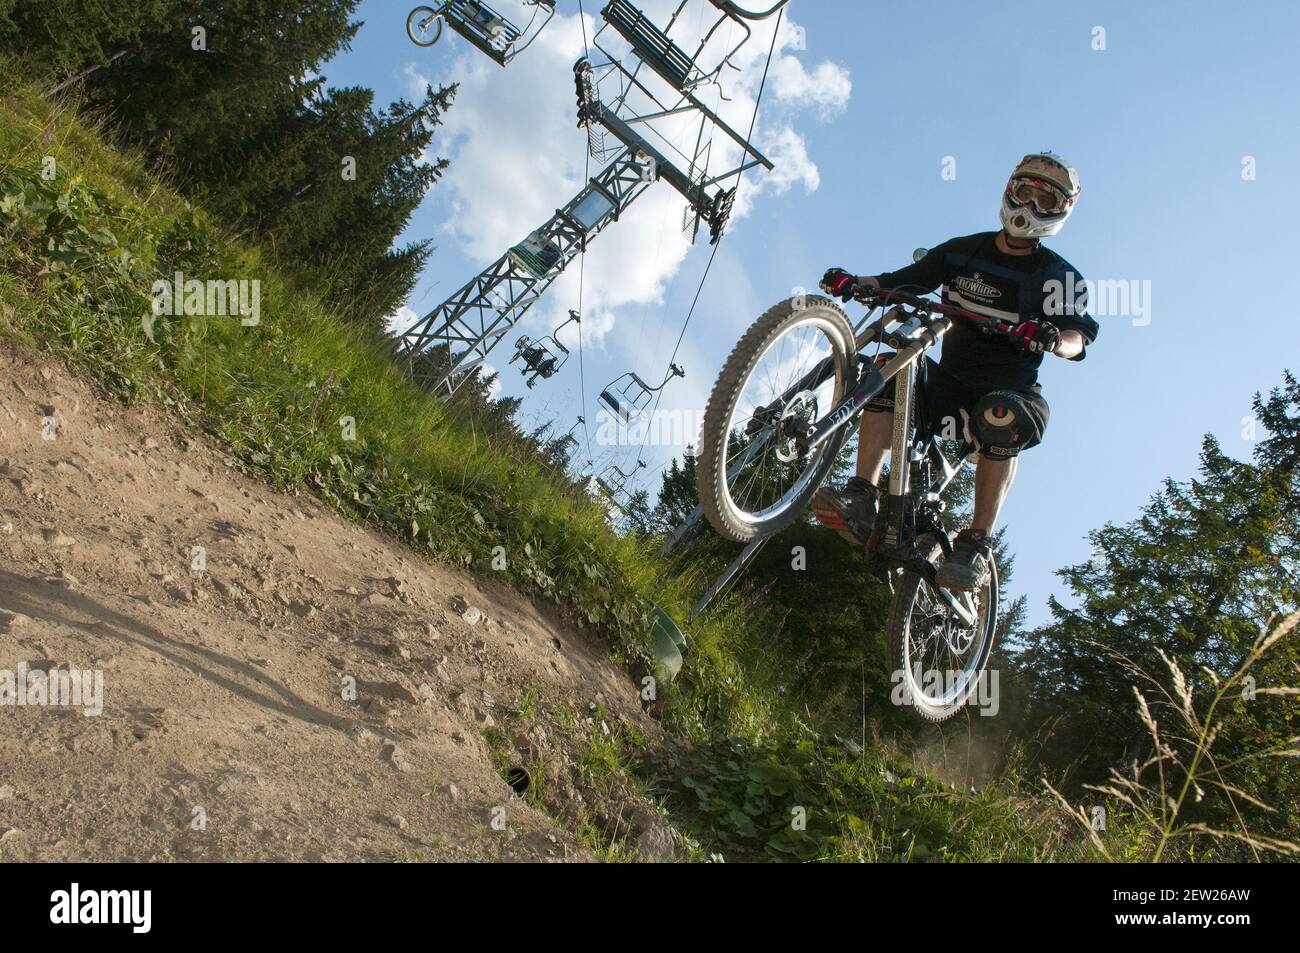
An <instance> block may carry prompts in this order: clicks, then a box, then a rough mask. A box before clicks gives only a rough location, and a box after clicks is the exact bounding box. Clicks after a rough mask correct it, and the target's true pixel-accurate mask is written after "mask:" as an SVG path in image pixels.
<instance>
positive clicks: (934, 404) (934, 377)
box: [867, 354, 1051, 460]
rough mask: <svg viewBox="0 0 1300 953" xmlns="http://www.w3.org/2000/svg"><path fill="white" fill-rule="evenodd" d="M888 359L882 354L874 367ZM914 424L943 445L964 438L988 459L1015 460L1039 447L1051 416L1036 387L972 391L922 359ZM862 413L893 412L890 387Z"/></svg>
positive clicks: (1040, 391) (989, 388)
mask: <svg viewBox="0 0 1300 953" xmlns="http://www.w3.org/2000/svg"><path fill="white" fill-rule="evenodd" d="M889 357H893V355H892V354H890V355H883V354H882V355H881V356H880V358H878V362H883V361H884V360H887V359H888V358H889ZM919 370H920V378H921V381H920V385H921V386H920V387H919V388H918V390H919V396H920V399H919V400H918V401H917V410H916V414H917V417H916V419H917V422H918V423H919V424H920V426H921V428H922V430H923V432H925V433H928V434H931V435H934V436H937V437H940V438H943V439H948V440H960V439H962V438H963V437H964V438H965V439H968V440H970V441H972V442H973V443H975V444H976V446H978V447H979V450H980V453H981V455H983V456H985V457H988V458H990V459H993V460H1004V459H1008V458H1010V457H1014V456H1017V455H1018V454H1019V453H1020V451H1021V450H1028V449H1029V448H1030V447H1036V446H1038V444H1039V443H1041V442H1042V439H1043V433H1044V431H1046V430H1047V421H1048V418H1049V417H1050V415H1051V411H1050V408H1049V407H1048V405H1047V401H1046V400H1044V399H1043V391H1042V388H1041V387H1040V386H1039V385H1038V384H1033V385H1031V386H1029V387H1002V388H998V387H989V386H987V385H986V386H982V387H974V386H971V385H969V384H965V383H962V382H961V381H959V380H957V378H955V377H953V376H952V375H951V374H949V373H948V372H947V371H945V370H944V369H943V368H942V367H940V366H939V364H938V362H937V361H935V360H933V359H931V358H929V357H927V358H926V359H925V362H924V365H923V366H922V367H920V369H919ZM867 410H870V411H875V412H877V413H892V412H893V410H894V382H893V381H892V380H891V381H890V382H889V383H888V384H886V385H885V389H884V390H883V391H881V392H880V394H878V395H877V396H875V397H873V398H872V399H871V400H869V401H868V402H867Z"/></svg>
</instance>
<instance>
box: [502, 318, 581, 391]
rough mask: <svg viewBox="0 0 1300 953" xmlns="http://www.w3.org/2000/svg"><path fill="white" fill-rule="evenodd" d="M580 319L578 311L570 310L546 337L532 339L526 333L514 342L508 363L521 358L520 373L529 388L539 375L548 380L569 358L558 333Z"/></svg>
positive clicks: (535, 384) (567, 350)
mask: <svg viewBox="0 0 1300 953" xmlns="http://www.w3.org/2000/svg"><path fill="white" fill-rule="evenodd" d="M581 321H582V318H581V317H580V316H579V314H578V312H576V311H572V310H570V311H569V318H568V320H567V321H565V322H564V324H561V325H559V326H557V327H556V329H555V330H554V331H552V332H551V333H550V334H548V335H546V337H543V338H538V339H537V340H533V339H532V338H530V337H529V336H528V335H527V334H524V335H521V336H520V338H519V340H518V341H516V342H515V356H514V357H512V358H511V359H510V363H511V364H513V363H515V361H518V360H520V359H522V360H523V367H522V368H521V369H520V373H522V374H523V375H524V376H525V377H527V378H528V382H527V383H528V387H529V389H530V390H531V389H532V388H533V387H535V386H537V379H538V378H539V377H540V378H541V379H542V380H544V381H548V380H550V379H551V378H552V377H554V376H555V375H556V374H558V373H559V371H560V368H561V367H563V366H564V364H565V362H567V361H568V360H569V349H568V348H567V347H565V346H564V345H563V344H561V343H560V339H559V337H558V335H559V333H560V331H561V330H562V329H563V328H564V326H565V325H567V324H572V323H579V322H581ZM529 375H531V376H529Z"/></svg>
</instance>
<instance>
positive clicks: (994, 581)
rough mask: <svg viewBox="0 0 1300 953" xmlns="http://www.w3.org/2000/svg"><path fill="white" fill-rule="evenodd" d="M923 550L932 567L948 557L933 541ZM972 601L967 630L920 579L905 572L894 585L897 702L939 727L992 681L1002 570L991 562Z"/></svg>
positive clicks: (930, 585) (982, 698)
mask: <svg viewBox="0 0 1300 953" xmlns="http://www.w3.org/2000/svg"><path fill="white" fill-rule="evenodd" d="M919 548H920V551H921V555H922V556H923V557H925V558H926V559H927V560H929V561H930V562H931V563H934V562H935V561H937V560H938V559H939V558H940V557H941V556H942V554H943V548H942V546H941V544H940V542H939V540H938V538H937V537H935V536H933V535H931V536H927V537H924V538H923V539H922V540H921V541H920V547H919ZM970 596H971V602H972V603H973V607H974V616H975V622H974V625H969V626H967V625H965V624H963V622H962V620H961V619H960V618H959V617H958V616H957V614H956V612H954V611H953V609H952V608H951V607H950V606H949V605H947V603H945V602H944V601H943V599H942V598H941V597H940V595H939V591H938V589H937V587H936V586H935V585H934V584H933V583H932V582H930V581H929V580H928V579H926V578H925V577H924V576H923V575H921V574H920V573H918V572H916V571H915V570H912V569H908V570H904V571H902V572H901V573H900V574H899V576H898V577H897V578H896V579H895V580H894V601H893V603H892V604H891V606H890V610H889V625H888V635H889V646H890V649H889V656H890V658H891V659H892V660H893V663H894V664H895V665H897V666H898V668H896V669H895V670H894V672H893V676H892V684H893V687H894V692H895V697H894V700H895V701H896V702H897V703H899V704H903V705H907V706H910V707H911V708H912V710H913V711H915V712H916V714H917V715H919V716H920V717H921V718H922V719H924V720H925V721H928V722H932V723H936V724H937V723H938V722H942V721H947V720H948V719H949V718H951V717H952V716H953V715H955V714H957V712H959V711H960V710H961V709H962V707H963V706H965V705H967V704H969V703H970V702H971V700H972V699H976V698H977V694H978V693H979V692H980V686H981V682H982V681H983V680H984V679H986V677H987V675H986V671H985V670H986V668H987V666H988V661H989V655H990V653H991V652H992V651H993V640H994V637H995V635H996V634H997V625H998V567H997V564H996V562H994V561H993V560H992V559H990V562H989V578H988V582H986V583H985V584H984V587H983V588H982V589H980V590H979V591H977V592H975V593H971V594H970ZM977 700H978V701H980V702H981V703H983V702H986V701H989V700H990V699H989V698H987V697H985V696H980V697H979V698H978V699H977Z"/></svg>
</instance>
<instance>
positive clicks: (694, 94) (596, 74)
mask: <svg viewBox="0 0 1300 953" xmlns="http://www.w3.org/2000/svg"><path fill="white" fill-rule="evenodd" d="M788 2H789V0H779V2H776V3H775V4H774V5H773V6H772V7H771V8H770V9H767V10H764V11H761V12H753V11H749V10H745V9H743V8H741V7H739V6H737V5H736V4H735V3H733V2H731V0H681V4H680V5H679V6H678V7H677V9H676V11H675V12H674V13H673V15H672V19H671V20H670V21H669V23H668V25H667V27H665V28H664V29H660V28H659V27H658V26H656V25H655V24H654V23H652V22H651V21H650V20H648V19H647V18H646V17H645V15H644V14H643V13H641V11H639V10H638V9H637V8H636V7H634V6H633V5H632V4H631V3H629V2H627V0H611V2H610V3H609V4H608V5H607V6H606V7H605V8H604V9H603V10H602V11H601V17H602V18H603V19H604V21H605V24H604V26H602V27H601V29H600V31H599V32H598V33H597V34H596V37H595V39H594V41H593V45H594V46H595V49H596V50H598V51H599V52H600V54H602V56H603V57H604V59H601V60H600V61H599V62H596V63H593V62H591V61H590V60H589V59H588V58H587V57H584V58H583V59H580V60H579V61H578V62H577V64H576V65H575V66H574V68H573V73H574V80H575V84H576V89H577V94H578V125H579V126H580V127H583V128H585V129H586V130H587V140H588V149H589V151H590V153H591V155H592V157H593V158H595V159H596V160H597V161H600V162H605V163H607V165H605V167H604V168H603V169H602V170H601V171H600V172H599V173H597V174H596V175H595V176H593V177H592V178H591V179H590V181H588V182H587V184H586V185H585V186H583V188H582V190H581V191H579V192H578V194H577V195H575V196H574V197H573V198H572V199H570V200H569V202H568V204H566V205H565V206H564V207H563V208H560V209H557V210H556V212H555V214H554V215H553V216H551V218H550V219H549V220H548V221H546V222H545V223H544V224H543V225H541V226H540V227H539V228H537V229H535V230H534V231H533V232H531V233H530V234H529V235H528V236H527V237H526V238H525V239H524V240H523V241H521V242H520V243H519V244H517V245H515V246H514V247H513V248H511V249H510V250H508V251H507V252H506V253H505V254H503V255H502V256H501V257H500V258H498V259H497V260H496V261H495V262H493V263H492V264H491V265H489V266H488V267H487V268H486V269H485V270H484V271H482V272H481V273H480V274H478V275H475V276H474V277H473V278H471V279H470V280H469V281H468V282H467V283H466V284H465V285H464V286H463V287H462V288H460V289H459V290H458V291H457V292H456V293H455V294H453V295H452V296H451V297H450V298H449V299H448V300H446V301H444V302H443V303H442V304H440V305H438V306H437V307H436V308H434V309H433V310H432V311H430V312H429V313H428V314H426V315H425V316H424V317H422V318H421V319H420V320H419V321H417V322H416V323H415V324H413V325H412V326H411V327H409V328H407V329H406V330H405V331H404V332H402V333H401V334H400V335H399V336H398V337H397V340H396V345H395V347H394V353H395V356H396V357H397V359H398V360H399V362H402V363H404V364H405V366H406V368H407V370H408V372H409V373H410V374H411V376H412V378H413V379H415V380H416V381H417V382H419V383H420V384H421V385H423V386H424V387H425V388H426V389H428V390H429V391H431V392H433V393H435V394H438V395H439V396H443V397H450V396H451V395H452V394H454V393H455V392H456V389H457V388H458V387H459V386H460V385H461V384H462V383H463V382H464V381H465V380H466V379H468V377H469V376H470V374H471V373H472V372H473V370H474V369H475V368H476V367H477V366H478V365H479V364H482V363H483V362H484V361H485V360H486V359H487V356H488V354H489V353H491V351H492V349H493V348H494V347H496V346H497V345H498V344H499V343H500V342H501V341H502V340H503V339H504V338H505V337H506V335H508V334H509V333H510V329H511V328H513V327H514V326H515V324H517V323H518V322H519V320H520V319H521V318H522V317H523V316H524V314H525V313H526V312H527V311H528V309H529V308H531V307H532V306H533V304H534V303H536V301H537V300H538V299H539V298H540V297H541V296H542V295H543V294H544V293H545V292H546V290H547V289H548V288H549V287H550V286H551V284H552V283H553V282H554V281H555V279H556V278H557V277H559V275H560V274H561V273H562V272H563V271H564V269H565V268H566V267H567V266H568V265H569V264H570V263H571V262H572V261H573V259H574V258H576V257H577V256H578V255H579V254H580V253H581V252H583V251H585V250H586V248H587V244H588V243H589V242H590V241H591V240H592V239H593V238H594V237H595V236H596V235H598V234H600V233H601V232H602V231H603V230H604V229H605V228H606V227H608V226H609V225H610V223H612V222H616V221H618V219H619V217H620V216H621V215H622V214H623V212H625V211H626V210H627V208H628V206H630V205H631V204H632V202H634V201H635V200H636V199H637V198H638V197H639V196H640V195H642V194H643V193H644V192H645V191H646V189H648V188H649V187H650V186H651V185H653V184H654V183H655V182H657V181H660V180H663V181H666V182H668V184H669V185H671V186H672V187H673V188H674V189H676V190H677V191H678V192H679V193H681V195H682V196H683V197H684V198H685V199H686V214H685V218H684V221H683V226H684V229H685V231H686V234H687V237H689V238H690V239H691V241H692V242H693V241H694V240H695V238H696V236H697V234H698V231H699V228H700V226H701V224H704V225H707V226H708V229H709V234H710V237H711V240H712V241H713V242H717V241H718V239H719V238H720V237H721V236H722V233H723V231H724V230H725V228H726V225H727V220H728V218H729V217H730V215H731V208H732V204H733V202H734V201H735V195H736V188H735V184H734V183H733V182H732V181H731V180H733V179H735V180H737V181H739V178H740V176H741V174H743V173H744V172H745V171H746V170H748V169H752V168H755V167H757V166H762V167H763V168H765V169H769V170H770V169H771V168H772V163H771V162H770V161H769V160H768V159H767V157H765V156H764V155H763V154H762V153H761V152H759V151H758V150H757V149H755V148H754V146H753V145H752V144H751V143H750V142H749V141H748V139H747V138H746V137H745V136H743V135H741V134H740V133H738V132H736V131H735V130H734V129H732V128H731V127H730V126H729V125H727V123H726V122H724V121H723V120H722V118H721V117H719V116H718V115H717V113H716V112H715V111H714V110H712V109H710V108H709V107H708V106H706V105H705V104H704V103H703V102H702V101H701V99H700V96H701V94H702V92H703V89H704V88H705V87H706V86H709V85H712V84H717V83H718V82H719V79H720V77H721V75H722V74H723V72H724V70H726V69H728V68H730V69H732V70H738V69H739V67H737V66H735V64H734V63H732V59H733V57H734V56H735V55H736V53H737V52H738V51H739V50H740V48H741V47H743V46H744V44H745V43H746V42H747V41H748V39H749V37H750V35H751V28H750V26H749V23H750V22H751V21H755V20H762V19H766V18H768V17H770V16H772V15H773V14H774V13H776V12H777V11H778V10H780V9H781V8H782V7H784V6H785V5H786V4H787V3H788ZM690 3H696V4H704V5H705V6H706V8H712V9H713V10H714V12H715V13H716V14H717V19H716V21H715V22H714V23H713V24H712V26H711V27H710V28H709V29H708V30H707V31H706V32H705V34H704V36H703V38H702V39H700V40H699V42H698V46H696V47H695V51H694V53H688V52H686V50H685V49H684V48H683V47H682V46H680V45H679V44H678V42H677V40H676V39H674V38H673V37H672V36H671V35H670V34H672V33H673V32H674V30H675V31H676V32H677V33H681V32H683V30H684V25H683V20H682V14H683V11H684V10H685V9H686V7H687V6H688V5H689V4H690ZM728 23H730V24H735V25H739V27H740V28H741V29H740V33H741V36H740V40H739V42H738V43H736V44H735V45H734V46H731V47H730V48H729V49H727V50H726V51H725V52H721V53H719V52H717V50H718V48H719V47H720V45H721V44H719V43H717V42H714V41H715V40H716V39H717V38H718V35H719V30H720V28H721V27H722V26H724V25H725V24H728ZM602 39H603V40H604V45H602V42H601V41H602ZM611 40H615V41H618V42H619V43H620V44H621V47H622V48H624V49H617V50H611V49H609V48H608V47H610V46H611V44H610V41H611ZM625 60H626V61H625ZM643 66H645V67H647V68H648V70H649V72H650V74H652V76H645V77H643V76H642V67H643ZM652 77H653V78H652ZM605 83H608V84H609V88H610V92H609V95H608V96H607V97H604V98H602V96H601V90H600V87H601V84H605ZM688 121H689V123H690V126H689V128H695V133H694V136H693V138H694V145H693V147H690V148H691V152H690V153H689V154H688V153H686V152H684V151H682V149H681V148H679V147H677V146H676V145H674V143H673V140H672V138H671V135H672V132H673V129H674V128H676V129H678V130H680V129H681V128H682V127H684V125H685V124H686V123H688ZM713 130H716V131H718V132H721V133H722V134H723V135H724V136H726V137H727V138H728V139H730V140H731V141H732V142H734V143H735V144H736V146H738V147H739V156H738V157H737V158H734V159H732V160H731V161H728V162H726V163H723V165H725V166H727V167H726V168H723V169H720V170H716V171H712V170H710V161H709V160H710V153H711V145H712V141H713V132H712V131H713ZM611 136H612V137H613V140H614V141H613V142H609V137H611Z"/></svg>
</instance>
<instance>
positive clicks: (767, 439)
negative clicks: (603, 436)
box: [696, 288, 1011, 722]
mask: <svg viewBox="0 0 1300 953" xmlns="http://www.w3.org/2000/svg"><path fill="white" fill-rule="evenodd" d="M855 298H856V299H857V300H858V301H859V302H861V303H863V304H866V305H868V306H869V311H868V313H867V315H866V317H865V318H863V319H862V321H861V322H859V327H858V328H857V329H855V328H854V326H853V325H852V324H851V323H850V322H849V319H848V317H847V316H846V315H845V313H844V311H843V310H842V309H841V308H840V307H839V306H838V305H837V304H836V303H835V302H834V301H832V300H831V299H829V298H825V297H822V296H820V295H801V296H799V297H795V298H790V299H788V300H786V301H782V302H781V303H780V304H778V305H776V306H775V307H773V308H771V309H770V310H769V311H768V312H767V313H766V314H764V315H763V316H762V317H761V318H759V319H758V320H757V321H756V322H754V324H753V326H752V327H750V329H749V330H748V331H747V332H746V333H745V335H744V337H742V338H741V340H740V343H738V344H737V345H736V347H735V349H734V350H733V351H732V352H731V356H730V357H728V358H727V362H726V364H725V365H724V366H723V369H722V373H721V374H720V375H719V377H718V380H717V382H716V383H715V384H714V387H713V392H712V394H711V395H710V397H709V402H708V406H707V408H706V410H705V414H704V425H703V428H702V434H701V441H700V449H699V453H698V457H697V460H696V490H697V492H698V494H699V500H700V506H701V508H702V509H703V512H704V515H705V516H706V517H707V518H708V521H709V523H710V524H711V525H712V526H713V528H714V529H715V530H716V531H717V532H718V533H719V534H721V535H722V536H723V537H725V538H727V539H731V540H734V541H735V542H739V543H749V542H752V541H753V540H755V539H756V538H759V537H764V536H770V535H772V534H774V533H777V532H779V531H780V530H781V529H783V528H784V527H786V526H788V525H789V524H790V523H791V522H793V521H794V520H795V519H797V518H798V516H799V515H800V513H801V512H803V510H804V508H805V507H806V506H807V504H808V503H809V501H810V500H811V499H812V497H813V494H814V493H815V492H816V491H817V488H818V487H819V486H820V485H821V483H822V481H823V480H825V479H826V477H827V475H828V474H829V473H830V472H831V470H832V469H833V467H834V464H835V461H836V458H837V457H838V456H839V453H840V451H841V449H843V447H844V444H845V441H846V440H847V439H848V437H849V435H850V432H851V430H852V424H853V423H854V422H855V421H856V420H857V419H858V416H859V414H860V413H861V412H862V411H863V408H864V407H865V406H866V404H867V402H868V401H870V400H871V399H872V398H873V397H875V396H877V395H878V394H880V393H881V391H883V390H884V389H885V387H886V385H887V384H888V383H889V382H890V381H891V380H892V381H894V387H895V391H894V405H895V406H894V419H893V440H892V444H891V457H890V460H891V463H890V471H889V492H888V495H887V496H885V495H883V494H882V500H881V510H880V515H879V517H878V518H877V520H876V530H875V532H874V533H873V534H872V538H871V540H870V541H869V543H868V544H867V554H868V555H869V556H870V557H871V558H872V559H874V560H875V561H877V562H878V564H880V565H882V566H883V567H884V574H885V578H886V579H887V581H888V582H889V584H890V587H891V589H892V591H893V599H892V602H891V605H890V612H889V620H888V623H887V633H888V639H889V646H890V657H891V659H892V660H893V661H894V662H895V663H896V664H897V665H898V666H899V668H898V669H896V670H895V673H894V677H895V685H896V687H901V689H902V692H901V699H902V700H903V702H904V703H906V704H908V705H910V707H912V708H913V709H914V711H915V712H916V713H917V714H918V715H920V716H921V717H922V718H924V719H925V720H927V721H931V722H940V721H944V720H946V719H948V718H950V717H952V716H953V715H955V714H956V713H957V712H958V711H960V710H961V708H962V706H963V705H966V704H967V703H968V702H970V701H971V699H972V698H974V697H975V696H976V693H977V691H978V690H979V687H980V682H981V679H982V678H983V677H984V674H985V668H986V666H987V664H988V659H989V654H990V653H991V652H992V650H993V640H994V636H995V633H996V629H997V621H998V574H997V566H996V564H995V563H994V562H993V561H990V572H989V579H988V582H987V583H986V584H985V585H984V587H983V588H982V589H980V590H978V591H975V592H956V591H949V590H947V589H943V588H940V587H939V586H937V585H935V573H936V571H937V568H938V561H939V559H940V558H941V557H943V556H946V555H949V554H951V552H952V539H951V538H950V536H949V535H948V533H947V532H946V531H945V530H944V527H943V524H942V520H941V514H942V513H943V512H944V510H945V508H946V503H945V501H944V499H943V494H944V491H945V490H946V489H947V488H948V487H949V486H950V485H951V484H952V481H953V479H954V478H955V477H956V476H957V474H958V472H959V471H960V470H961V468H962V467H963V466H964V465H965V463H966V462H967V459H968V458H969V457H972V456H973V455H974V453H975V452H976V449H977V448H976V445H975V443H974V442H973V441H972V440H971V439H970V438H969V436H968V435H967V434H966V433H965V431H964V428H963V431H962V433H960V434H957V433H955V428H954V433H953V434H951V437H952V439H946V438H941V433H942V427H943V422H942V421H932V420H930V419H929V415H928V412H927V409H926V407H925V402H924V391H923V389H922V388H921V387H918V382H919V381H920V380H921V375H922V374H924V373H925V362H924V361H923V360H922V358H923V356H924V355H925V353H926V351H928V350H929V349H930V348H932V347H934V346H935V345H937V344H938V343H939V342H940V340H942V338H943V336H944V334H946V333H947V332H948V330H949V329H950V328H952V326H953V323H954V322H955V321H972V322H975V323H976V324H977V325H979V327H980V328H981V330H983V331H985V332H986V333H989V334H994V335H1009V334H1010V331H1011V325H1010V324H1008V323H1007V322H1004V321H998V320H996V319H992V318H989V317H986V316H984V315H981V314H976V313H975V312H973V311H967V310H965V309H963V308H958V307H955V306H953V305H948V304H943V303H941V302H938V301H933V300H931V299H929V298H926V297H920V296H917V295H912V294H908V293H906V292H903V291H880V290H876V289H869V288H860V289H858V292H857V293H856V294H855ZM877 311H880V312H882V313H881V314H880V316H879V317H878V318H876V319H875V320H872V317H873V316H874V315H875V314H876V313H877ZM872 345H875V349H874V350H875V353H874V354H868V353H867V352H868V351H869V350H872ZM882 346H888V347H890V348H892V349H893V353H892V354H891V353H882ZM945 444H947V445H948V447H949V449H948V450H947V451H945ZM953 445H955V447H956V449H955V451H953V450H952V449H951V447H952V446H953Z"/></svg>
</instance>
